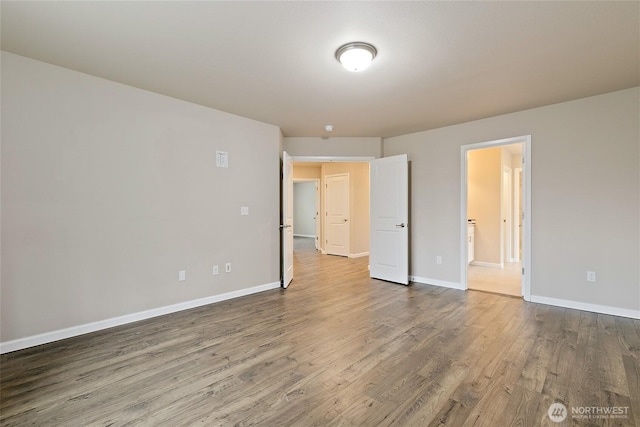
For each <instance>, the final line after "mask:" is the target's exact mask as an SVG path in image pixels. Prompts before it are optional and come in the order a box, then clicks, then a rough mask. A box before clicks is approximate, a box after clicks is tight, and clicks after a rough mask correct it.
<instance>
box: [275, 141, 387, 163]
mask: <svg viewBox="0 0 640 427" xmlns="http://www.w3.org/2000/svg"><path fill="white" fill-rule="evenodd" d="M284 150H285V151H286V152H287V153H289V154H290V155H291V156H337V157H341V156H351V157H375V158H379V157H382V138H378V137H342V138H341V137H334V138H326V139H325V138H313V137H299V138H294V137H285V138H284Z"/></svg>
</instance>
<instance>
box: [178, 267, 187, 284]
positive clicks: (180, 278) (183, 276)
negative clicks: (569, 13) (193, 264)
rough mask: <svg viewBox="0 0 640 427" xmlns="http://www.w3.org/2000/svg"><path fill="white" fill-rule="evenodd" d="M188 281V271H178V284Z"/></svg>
mask: <svg viewBox="0 0 640 427" xmlns="http://www.w3.org/2000/svg"><path fill="white" fill-rule="evenodd" d="M185 280H187V270H180V271H178V282H184V281H185Z"/></svg>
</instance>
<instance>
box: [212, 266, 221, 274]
mask: <svg viewBox="0 0 640 427" xmlns="http://www.w3.org/2000/svg"><path fill="white" fill-rule="evenodd" d="M218 274H220V270H219V269H218V266H217V265H214V266H213V275H214V276H217V275H218Z"/></svg>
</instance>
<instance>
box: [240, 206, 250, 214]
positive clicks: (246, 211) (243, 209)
mask: <svg viewBox="0 0 640 427" xmlns="http://www.w3.org/2000/svg"><path fill="white" fill-rule="evenodd" d="M240 215H249V206H243V207H241V208H240Z"/></svg>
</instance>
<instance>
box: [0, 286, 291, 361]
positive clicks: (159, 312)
mask: <svg viewBox="0 0 640 427" xmlns="http://www.w3.org/2000/svg"><path fill="white" fill-rule="evenodd" d="M279 287H280V282H279V281H278V282H273V283H267V284H266V285H259V286H254V287H251V288H245V289H239V290H237V291H232V292H227V293H224V294H220V295H212V296H209V297H205V298H200V299H195V300H191V301H185V302H181V303H178V304H172V305H167V306H164V307H158V308H152V309H151V310H145V311H140V312H137V313H132V314H126V315H124V316H119V317H113V318H111V319H105V320H99V321H97V322H92V323H85V324H84V325H78V326H72V327H70V328H65V329H59V330H57V331H51V332H45V333H43V334H38V335H32V336H30V337H25V338H18V339H16V340H11V341H7V342H3V343H0V354H4V353H9V352H11V351H16V350H22V349H24V348H28V347H34V346H36V345H41V344H47V343H50V342H54V341H58V340H63V339H66V338H71V337H75V336H78V335H84V334H88V333H91V332H96V331H100V330H103V329H108V328H113V327H114V326H121V325H126V324H128V323H133V322H138V321H140V320H145V319H151V318H153V317H158V316H163V315H165V314H171V313H176V312H178V311H183V310H189V309H191V308H196V307H201V306H203V305H208V304H213V303H217V302H221V301H226V300H230V299H233V298H238V297H243V296H246V295H251V294H255V293H258V292H263V291H268V290H271V289H277V288H279Z"/></svg>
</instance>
